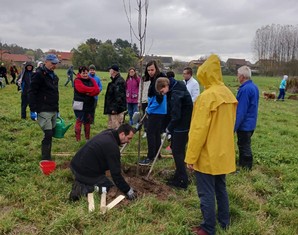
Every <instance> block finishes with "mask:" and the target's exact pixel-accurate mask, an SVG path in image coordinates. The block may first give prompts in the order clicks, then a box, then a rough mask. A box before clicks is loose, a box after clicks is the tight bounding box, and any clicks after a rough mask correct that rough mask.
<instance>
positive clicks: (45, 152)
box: [41, 144, 52, 160]
mask: <svg viewBox="0 0 298 235" xmlns="http://www.w3.org/2000/svg"><path fill="white" fill-rule="evenodd" d="M41 160H52V157H51V144H42V145H41Z"/></svg>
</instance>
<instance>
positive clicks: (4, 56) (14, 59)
mask: <svg viewBox="0 0 298 235" xmlns="http://www.w3.org/2000/svg"><path fill="white" fill-rule="evenodd" d="M0 60H1V62H5V63H6V64H12V63H15V64H16V65H17V66H19V67H21V66H22V64H23V63H25V62H27V61H31V62H34V56H31V55H22V54H11V53H10V52H9V51H5V50H3V51H1V50H0Z"/></svg>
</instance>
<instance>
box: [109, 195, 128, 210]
mask: <svg viewBox="0 0 298 235" xmlns="http://www.w3.org/2000/svg"><path fill="white" fill-rule="evenodd" d="M124 198H125V196H123V195H119V196H118V197H116V199H114V200H113V201H112V202H110V203H109V204H108V205H107V210H111V209H112V208H113V207H114V206H116V205H117V204H118V203H119V202H121V201H122V200H123V199H124Z"/></svg>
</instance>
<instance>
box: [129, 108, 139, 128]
mask: <svg viewBox="0 0 298 235" xmlns="http://www.w3.org/2000/svg"><path fill="white" fill-rule="evenodd" d="M127 111H128V115H129V124H130V125H132V124H133V121H132V116H133V114H134V113H135V112H137V111H138V104H135V103H127Z"/></svg>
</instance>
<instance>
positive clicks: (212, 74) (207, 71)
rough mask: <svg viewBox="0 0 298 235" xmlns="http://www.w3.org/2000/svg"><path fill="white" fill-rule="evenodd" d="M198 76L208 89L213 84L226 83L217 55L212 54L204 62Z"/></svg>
mask: <svg viewBox="0 0 298 235" xmlns="http://www.w3.org/2000/svg"><path fill="white" fill-rule="evenodd" d="M197 78H198V80H199V82H200V84H202V85H203V86H204V87H205V89H208V88H209V87H210V86H212V85H224V83H223V79H222V75H221V68H220V61H219V58H218V56H217V55H211V56H210V57H209V58H208V59H207V60H206V61H205V62H204V64H202V66H200V67H199V69H198V72H197Z"/></svg>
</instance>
